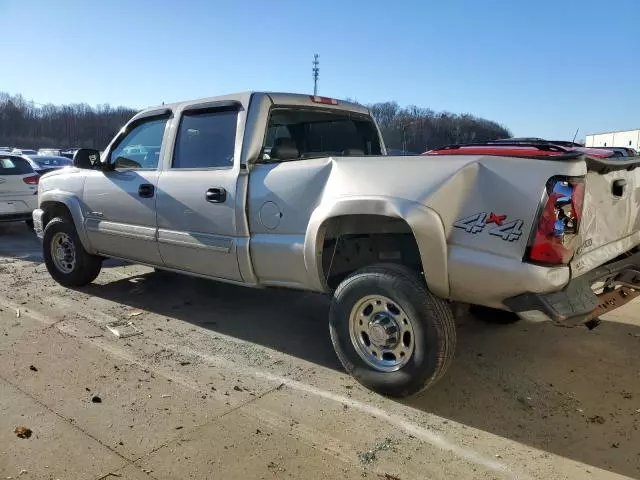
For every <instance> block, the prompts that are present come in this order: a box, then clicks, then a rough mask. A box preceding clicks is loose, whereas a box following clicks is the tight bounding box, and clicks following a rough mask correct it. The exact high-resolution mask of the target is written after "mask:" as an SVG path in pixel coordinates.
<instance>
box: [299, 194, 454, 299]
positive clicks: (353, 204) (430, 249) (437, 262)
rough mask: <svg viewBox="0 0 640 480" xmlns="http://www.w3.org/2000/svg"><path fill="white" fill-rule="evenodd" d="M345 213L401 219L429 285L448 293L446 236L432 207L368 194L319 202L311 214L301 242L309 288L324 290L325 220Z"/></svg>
mask: <svg viewBox="0 0 640 480" xmlns="http://www.w3.org/2000/svg"><path fill="white" fill-rule="evenodd" d="M346 215H383V216H386V217H393V218H400V219H403V220H404V221H405V222H407V224H408V225H409V227H410V228H411V231H412V232H413V235H414V237H415V239H416V242H417V244H418V248H419V250H420V258H421V260H422V266H423V269H424V275H425V279H426V281H427V285H428V286H429V289H430V290H431V291H432V292H433V293H434V294H436V295H438V296H440V297H442V298H447V297H448V296H449V275H448V271H447V239H446V237H445V233H444V226H443V224H442V220H441V219H440V216H439V215H438V214H437V213H436V212H435V211H434V210H432V209H430V208H428V207H426V206H424V205H422V204H420V203H417V202H412V201H409V200H406V199H402V198H394V197H381V196H368V197H347V198H340V199H338V200H336V201H335V202H331V203H329V204H324V203H323V204H321V205H320V206H319V207H318V208H317V209H316V210H315V211H314V212H313V214H312V215H311V218H310V219H309V224H308V226H307V232H306V236H305V244H304V262H305V267H306V269H307V272H308V275H309V286H311V287H312V288H313V290H318V291H326V290H327V285H326V281H325V279H324V278H323V272H322V247H323V241H324V237H325V234H326V227H327V225H328V220H330V219H331V218H334V217H338V216H346Z"/></svg>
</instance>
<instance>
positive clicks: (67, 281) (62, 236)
mask: <svg viewBox="0 0 640 480" xmlns="http://www.w3.org/2000/svg"><path fill="white" fill-rule="evenodd" d="M42 243H43V254H44V263H45V265H46V267H47V270H48V271H49V274H50V275H51V276H52V277H53V279H54V280H55V281H56V282H58V283H59V284H61V285H64V286H65V287H80V286H83V285H87V284H88V283H91V282H92V281H93V280H95V278H96V277H97V276H98V274H99V273H100V269H101V268H102V258H101V257H99V256H96V255H91V254H90V253H88V252H87V251H86V250H85V249H84V247H83V246H82V242H81V241H80V238H79V237H78V233H77V232H76V229H75V226H74V225H73V223H72V221H71V220H70V219H68V218H62V217H56V218H54V219H52V220H51V221H50V222H49V223H47V226H46V227H45V229H44V237H43V242H42Z"/></svg>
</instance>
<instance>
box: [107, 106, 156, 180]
mask: <svg viewBox="0 0 640 480" xmlns="http://www.w3.org/2000/svg"><path fill="white" fill-rule="evenodd" d="M167 121H168V118H158V119H154V120H149V121H146V122H143V123H140V124H139V125H136V126H135V127H134V128H133V130H131V131H130V132H129V133H128V134H127V135H126V136H125V137H124V138H123V139H122V141H121V142H120V143H119V144H118V146H117V147H116V148H115V149H113V151H112V152H111V162H112V163H113V166H114V168H115V169H116V170H142V169H147V170H155V169H156V168H158V163H159V161H160V147H161V146H162V138H163V137H164V129H165V126H166V124H167Z"/></svg>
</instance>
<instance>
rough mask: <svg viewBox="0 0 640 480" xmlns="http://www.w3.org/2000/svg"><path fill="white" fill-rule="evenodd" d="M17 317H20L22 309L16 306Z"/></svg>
mask: <svg viewBox="0 0 640 480" xmlns="http://www.w3.org/2000/svg"><path fill="white" fill-rule="evenodd" d="M16 317H18V318H20V309H19V308H16Z"/></svg>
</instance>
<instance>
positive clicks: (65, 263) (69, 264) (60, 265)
mask: <svg viewBox="0 0 640 480" xmlns="http://www.w3.org/2000/svg"><path fill="white" fill-rule="evenodd" d="M51 257H52V258H51V259H52V260H53V263H54V265H55V266H56V268H57V269H58V270H59V271H61V272H62V273H71V272H72V271H73V269H74V268H75V265H76V249H75V245H74V244H73V240H72V239H71V237H70V236H69V235H67V234H66V233H63V232H59V233H56V234H55V235H54V236H53V238H52V240H51Z"/></svg>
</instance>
